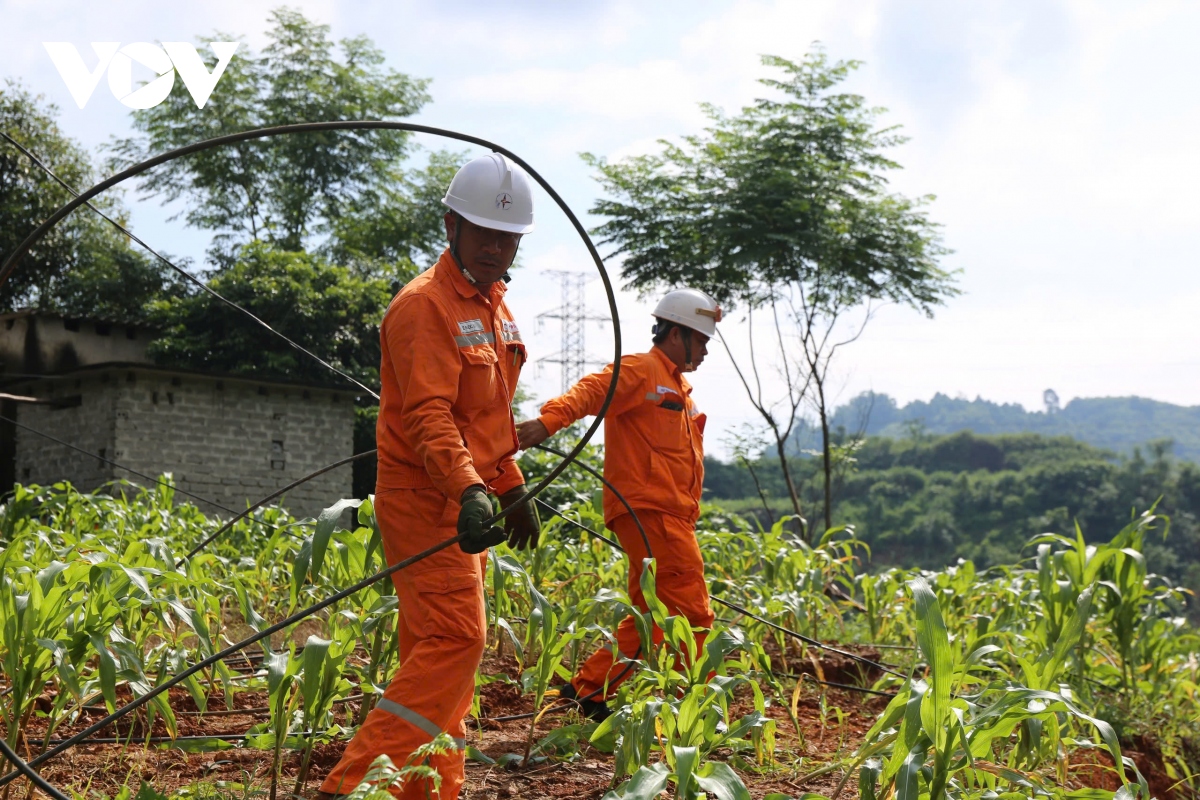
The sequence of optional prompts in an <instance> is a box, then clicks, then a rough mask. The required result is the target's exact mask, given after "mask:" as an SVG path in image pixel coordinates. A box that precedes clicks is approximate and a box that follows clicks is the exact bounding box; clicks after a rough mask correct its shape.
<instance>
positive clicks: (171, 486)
mask: <svg viewBox="0 0 1200 800" xmlns="http://www.w3.org/2000/svg"><path fill="white" fill-rule="evenodd" d="M0 420H2V421H4V422H8V423H11V424H13V425H16V426H17V427H18V428H24V429H25V430H27V431H29V432H30V433H32V434H34V435H35V436H41V437H42V438H43V439H49V440H50V441H52V442H54V443H55V444H61V445H62V446H63V447H67V448H70V449H71V450H74V451H75V452H77V453H82V454H83V455H85V456H87V457H88V458H94V459H96V460H97V461H103V462H104V463H105V464H111V465H112V466H114V467H116V468H117V469H123V470H125V471H126V472H129V473H132V474H134V475H137V476H138V477H139V478H145V479H146V480H148V481H151V482H152V483H155V484H158V485H159V486H164V487H166V488H168V489H171V490H173V491H175V492H178V493H179V494H181V495H183V496H185V497H190V498H192V499H193V500H199V501H200V502H202V503H208V504H209V505H210V506H213V507H214V508H219V509H221V510H222V511H227V512H229V513H230V514H237V513H238V512H236V511H234V510H233V509H232V508H228V507H227V506H223V505H221V504H220V503H217V502H215V501H212V500H209V499H208V498H207V497H201V496H200V495H198V494H192V493H191V492H189V491H185V490H183V489H180V488H179V487H178V486H176V485H175V484H173V483H168V482H167V481H164V480H160V479H159V478H152V477H150V476H149V475H147V474H146V473H144V472H138V471H137V470H136V469H133V468H132V467H127V466H125V465H124V464H118V463H117V462H116V461H113V460H112V459H111V458H105V457H104V456H98V455H95V454H93V453H90V452H88V451H87V450H84V449H83V448H82V447H76V446H75V445H73V444H71V443H70V442H64V441H63V440H62V439H59V438H58V437H56V436H51V435H50V434H48V433H46V432H45V431H39V430H38V429H37V428H31V427H30V426H28V425H26V424H24V423H22V422H17V421H16V420H15V419H13V418H12V417H6V416H4V415H3V414H0ZM241 516H243V517H244V516H245V513H243V514H242V515H241ZM254 521H255V522H257V523H258V524H259V525H266V526H267V527H268V528H274V529H276V530H280V529H281V526H279V525H274V524H272V523H270V522H266V521H264V520H261V519H258V520H254ZM284 533H288V532H287V531H284ZM289 535H290V534H289ZM175 566H177V567H178V566H179V565H178V564H176V565H175Z"/></svg>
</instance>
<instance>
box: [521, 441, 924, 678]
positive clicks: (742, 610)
mask: <svg viewBox="0 0 1200 800" xmlns="http://www.w3.org/2000/svg"><path fill="white" fill-rule="evenodd" d="M536 447H537V448H538V449H539V450H544V451H546V452H547V453H553V454H555V455H561V453H560V451H558V450H557V449H555V448H553V447H549V446H547V445H544V444H539V445H536ZM572 466H575V467H578V468H579V469H582V470H584V471H586V472H587V473H589V474H591V475H592V476H593V477H596V478H598V479H600V481H601V482H603V484H604V485H605V486H606V487H607V488H608V490H609V491H611V492H612V493H613V495H614V496H615V497H616V498H617V499H618V500H620V501H621V505H623V506H625V510H626V511H628V512H629V514H630V515H631V516H632V517H633V521H634V523H636V524H637V527H638V530H639V531H641V534H642V539H643V540H646V542H647V544H646V550H647V552H649V549H650V545H649V540H648V539H647V538H646V530H645V528H643V527H642V523H641V521H640V520H639V519H638V516H637V512H635V511H634V510H633V506H631V505H629V501H628V500H626V499H625V497H624V495H622V494H621V493H620V492H619V491H617V488H616V487H615V486H613V485H612V484H611V483H609V481H608V480H607V479H605V477H604V476H603V475H601V474H600V473H599V472H597V471H596V470H594V469H592V468H591V467H589V466H588V465H587V464H584V463H583V462H581V461H574V462H572ZM543 505H545V506H546V507H547V508H549V509H550V510H551V511H553V512H554V513H555V514H557V515H558V516H559V517H561V518H562V519H564V520H566V521H567V522H569V523H571V524H572V525H574V526H576V527H578V528H580V529H582V530H585V531H587V532H588V533H590V534H592V535H593V536H596V537H597V538H600V539H603V540H604V541H606V542H608V543H609V544H613V542H612V540H611V539H609V538H608V537H606V536H601V535H600V534H598V533H596V532H595V531H593V530H592V529H591V528H589V527H587V526H586V525H583V524H582V523H579V522H576V521H575V520H573V519H571V518H570V517H566V516H563V514H561V513H560V512H559V511H558V510H557V509H555V508H553V507H552V506H550V505H548V504H546V503H543ZM614 546H616V545H614ZM712 599H713V600H715V601H716V602H718V603H720V604H721V605H723V606H725V607H726V608H729V609H732V610H734V611H737V612H738V613H740V614H744V615H746V616H747V617H750V618H751V619H755V620H757V621H759V622H761V623H762V624H764V625H768V626H770V627H772V628H774V629H776V630H778V631H780V632H782V633H786V634H787V635H789V636H793V637H795V638H797V639H799V640H800V641H802V642H804V643H805V644H808V645H811V646H813V647H816V648H818V649H820V650H825V651H828V652H830V653H837V654H838V655H840V656H845V657H846V658H849V659H851V660H853V661H857V662H859V663H862V664H866V665H867V666H870V667H874V668H876V669H880V670H883V671H884V672H886V673H889V674H891V675H896V676H898V677H901V678H907V677H908V676H907V675H904V674H902V673H899V672H896V671H895V670H894V669H890V668H889V667H886V666H884V665H883V664H879V663H877V662H875V661H872V660H870V659H869V658H863V657H862V656H860V655H858V654H857V653H851V652H850V651H848V650H842V649H839V648H837V647H834V646H832V645H828V644H825V643H824V642H822V641H820V640H818V639H814V638H812V637H811V636H805V635H804V634H803V633H799V632H797V631H793V630H790V629H788V628H785V627H783V626H782V625H776V624H775V623H774V622H771V621H770V620H768V619H765V618H763V617H760V616H758V615H757V614H755V613H754V612H752V611H750V610H749V609H746V608H742V607H741V606H739V605H738V604H736V603H733V602H730V601H729V600H725V599H723V598H720V597H716V596H713V597H712Z"/></svg>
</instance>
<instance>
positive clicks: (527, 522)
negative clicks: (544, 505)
mask: <svg viewBox="0 0 1200 800" xmlns="http://www.w3.org/2000/svg"><path fill="white" fill-rule="evenodd" d="M523 494H525V484H521V485H520V486H518V487H517V488H515V489H509V490H508V491H507V492H505V493H504V494H502V495H500V508H501V510H504V509H506V508H508V507H509V506H511V505H512V504H513V503H515V502H517V501H518V500H520V499H521V496H522V495H523ZM533 502H534V501H533V500H530V501H529V502H528V503H526V504H525V505H523V506H521V507H520V508H518V509H517V510H516V511H514V512H513V513H511V514H509V515H508V516H507V517H505V518H504V532H505V533H507V534H508V546H509V547H511V548H513V549H514V550H524V549H525V548H526V547H530V548H533V547H537V543H538V534H539V533H541V531H542V521H541V520H540V519H538V513H537V509H536V508H534V507H533Z"/></svg>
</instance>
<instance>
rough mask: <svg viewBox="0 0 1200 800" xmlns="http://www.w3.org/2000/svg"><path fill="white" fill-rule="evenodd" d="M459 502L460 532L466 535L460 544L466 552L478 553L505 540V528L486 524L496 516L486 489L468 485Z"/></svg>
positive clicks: (470, 553)
mask: <svg viewBox="0 0 1200 800" xmlns="http://www.w3.org/2000/svg"><path fill="white" fill-rule="evenodd" d="M459 502H460V503H462V508H461V509H459V512H458V532H459V533H460V534H464V536H463V538H462V540H461V541H460V542H459V543H458V546H459V547H460V548H461V549H462V551H463V552H464V553H467V554H469V555H476V554H478V553H482V552H483V551H484V550H487V549H488V548H489V547H495V546H496V545H498V544H500V543H501V542H503V541H504V530H503V529H502V528H501V527H500V526H499V525H491V526H489V525H486V524H485V523H487V521H488V520H489V519H491V518H492V517H493V516H495V510H494V509H493V508H492V501H491V500H490V499H488V496H487V490H486V489H484V488H483V487H482V486H480V485H478V484H476V485H475V486H468V487H467V488H466V490H465V491H464V492H463V493H462V499H461V500H459Z"/></svg>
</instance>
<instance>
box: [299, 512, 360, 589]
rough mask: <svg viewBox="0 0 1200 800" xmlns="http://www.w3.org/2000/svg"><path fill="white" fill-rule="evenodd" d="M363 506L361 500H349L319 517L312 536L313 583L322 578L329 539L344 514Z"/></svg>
mask: <svg viewBox="0 0 1200 800" xmlns="http://www.w3.org/2000/svg"><path fill="white" fill-rule="evenodd" d="M360 505H362V501H361V500H355V499H354V498H348V499H345V500H339V501H337V502H336V503H334V504H333V505H331V506H330V507H329V508H327V509H325V510H324V511H322V512H321V513H320V515H319V516H318V517H317V526H316V530H315V531H314V532H313V536H312V550H311V554H312V561H311V563H312V582H313V583H316V582H317V579H318V577H319V576H320V572H321V567H322V566H323V565H324V563H325V552H326V551H327V550H328V549H329V537H330V536H332V535H333V529H334V527H335V526H336V525H337V522H338V520H339V519H341V517H342V514H344V513H345V512H346V510H347V509H351V508H358V507H359V506H360Z"/></svg>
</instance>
